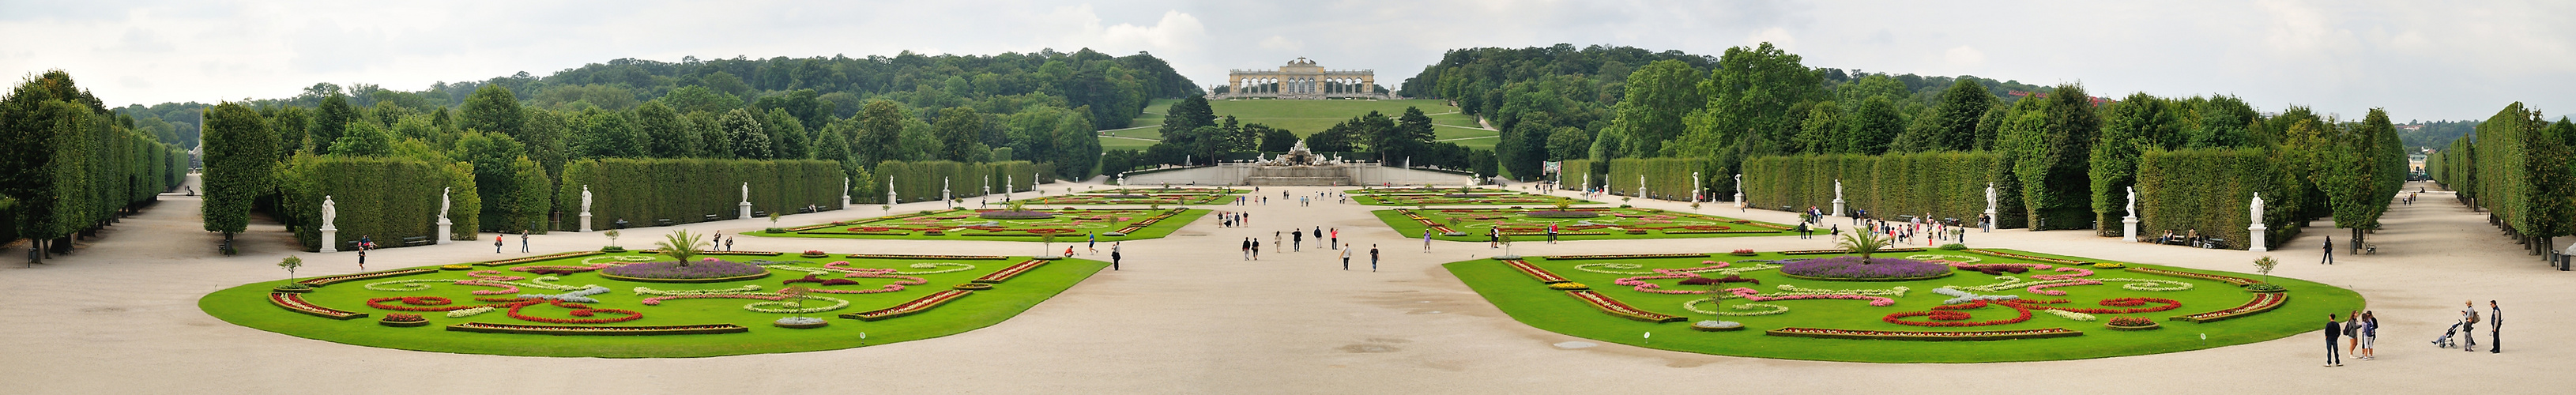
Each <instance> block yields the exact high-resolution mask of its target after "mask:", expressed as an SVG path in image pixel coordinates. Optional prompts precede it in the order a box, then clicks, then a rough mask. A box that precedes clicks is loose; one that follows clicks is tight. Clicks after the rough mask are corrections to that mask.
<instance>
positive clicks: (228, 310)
mask: <svg viewBox="0 0 2576 395" xmlns="http://www.w3.org/2000/svg"><path fill="white" fill-rule="evenodd" d="M620 255H636V254H628V253H619V254H609V255H605V256H620ZM595 257H598V256H591V257H577V258H566V259H558V260H550V261H543V262H536V263H527V264H518V265H510V266H505V267H503V268H490V267H479V266H478V267H476V268H475V269H476V270H496V269H505V268H508V267H528V266H538V265H570V264H576V263H579V262H581V261H583V260H586V259H593V258H595ZM720 258H723V259H727V260H734V261H743V260H748V259H769V260H776V261H806V262H809V263H791V264H789V265H793V266H800V267H816V268H819V267H822V266H823V264H824V263H828V262H832V261H849V262H850V263H851V264H852V265H853V266H855V267H862V268H893V269H899V270H904V271H931V270H940V269H916V268H910V267H908V266H909V265H911V264H914V263H926V262H949V263H964V264H971V265H975V268H974V269H971V270H965V271H959V272H951V273H937V274H921V275H913V276H914V277H920V278H922V279H925V280H928V282H926V283H923V284H921V285H913V286H907V287H905V289H904V290H902V291H895V292H887V293H875V294H825V293H815V294H812V295H814V296H822V297H830V298H837V299H842V300H848V301H850V305H849V306H848V307H843V308H841V309H837V310H832V311H825V312H818V313H807V314H801V316H805V317H816V318H823V319H825V320H827V321H829V322H831V325H830V326H826V327H823V328H816V329H787V328H779V327H775V326H771V324H770V323H771V322H772V321H774V320H776V319H778V318H780V317H788V316H797V315H799V314H776V313H760V312H754V311H750V310H745V309H743V306H744V305H747V304H750V303H755V302H767V301H764V300H754V299H683V300H667V301H663V302H662V304H661V305H658V306H648V305H643V304H641V303H638V301H640V300H641V299H642V298H644V297H647V295H637V294H636V293H634V292H633V291H632V290H633V289H634V288H636V287H649V288H653V289H657V290H684V289H725V288H734V287H740V286H744V285H760V286H761V287H762V290H763V291H764V292H776V290H778V289H782V288H785V285H783V284H781V281H784V280H788V279H795V278H800V277H803V276H804V275H805V274H804V273H800V272H794V271H787V270H779V269H770V271H771V272H772V273H773V274H772V275H771V276H770V277H769V278H764V279H757V280H745V281H735V282H725V283H709V284H667V283H638V282H626V281H618V280H611V279H607V278H604V277H600V276H599V275H598V274H597V272H595V271H594V272H585V273H576V274H568V275H557V277H561V278H562V280H561V281H559V282H556V283H557V284H561V285H571V286H581V285H588V284H597V285H600V286H603V287H607V288H609V289H611V290H612V291H611V292H609V293H605V294H599V295H593V296H592V297H593V298H596V299H599V300H600V303H585V304H586V305H589V306H591V307H594V308H605V309H622V310H630V311H635V312H638V313H642V314H643V316H644V318H642V319H638V320H634V321H627V322H619V323H609V324H592V325H581V324H573V325H576V326H634V325H698V324H734V325H741V326H744V327H749V328H750V332H745V333H725V334H692V335H651V336H552V335H536V334H501V333H474V332H458V331H449V330H446V329H445V328H444V327H445V326H448V325H453V324H460V323H466V322H484V323H500V324H523V325H553V324H545V323H540V322H531V321H523V320H519V319H515V318H511V317H509V316H507V315H506V314H504V312H503V311H493V312H489V313H483V314H480V315H474V316H470V317H463V318H449V317H447V316H446V314H445V313H442V312H404V311H393V310H382V309H376V308H372V307H368V306H367V304H366V301H367V299H370V298H385V297H403V296H439V297H446V298H449V299H451V300H454V302H455V303H454V304H453V305H480V304H486V302H477V301H475V300H474V298H475V297H493V296H484V295H474V294H471V293H470V291H476V290H495V289H499V288H494V287H483V286H466V285H455V284H450V283H444V282H435V283H428V284H432V285H431V286H430V288H429V289H427V290H421V291H378V290H371V289H367V288H366V284H368V283H374V282H379V281H387V280H415V279H456V280H464V279H468V278H469V277H467V275H466V274H465V273H466V272H463V271H440V272H435V273H427V274H415V275H408V276H399V277H391V278H385V279H377V280H358V281H350V282H342V283H337V284H331V285H328V286H324V287H321V289H319V290H316V291H314V292H312V293H309V294H306V295H305V299H306V300H307V301H309V302H312V303H313V304H316V305H320V306H323V307H328V308H333V309H339V310H347V311H355V312H363V313H368V314H369V316H367V317H365V318H356V319H350V320H333V319H327V318H321V317H315V316H311V315H305V314H301V313H296V312H293V311H288V310H286V309H284V308H280V307H278V306H276V305H273V304H271V303H270V302H269V301H268V300H267V297H268V294H269V288H270V287H275V286H278V285H281V284H284V283H285V282H284V281H269V282H260V283H252V284H245V285H242V286H238V287H233V288H229V289H224V290H221V291H216V292H215V293H212V294H208V295H206V296H205V297H204V298H202V299H199V300H198V302H197V305H198V307H199V308H201V309H204V310H205V311H206V313H207V314H209V315H213V316H215V317H216V318H220V319H223V320H224V321H226V322H231V323H233V324H236V325H242V326H247V327H252V328H257V329H260V330H265V331H270V332H277V333H281V334H286V335H289V336H296V337H304V338H310V339H315V340H323V341H330V342H335V343H345V344H353V345H360V346H369V347H384V348H395V349H404V350H418V351H434V352H449V353H463V354H493V355H521V356H545V357H603V358H665V357H711V356H724V355H744V354H767V353H784V352H803V351H821V350H837V349H845V348H853V347H862V346H872V345H878V344H886V343H895V342H903V341H912V340H920V339H928V338H934V337H940V336H947V335H952V334H957V333H962V332H965V331H970V330H975V329H977V328H983V327H986V326H991V325H993V324H995V323H1000V322H1002V321H1003V320H1006V319H1010V318H1011V317H1012V316H1016V315H1019V313H1020V312H1021V311H1026V310H1028V309H1029V308H1030V307H1032V306H1036V305H1037V304H1038V303H1039V302H1042V301H1045V300H1046V299H1047V298H1050V297H1054V296H1055V295H1056V294H1057V293H1060V292H1063V291H1064V290H1065V289H1066V288H1069V287H1072V286H1073V284H1074V283H1078V282H1081V281H1082V280H1083V279H1085V278H1088V277H1090V276H1091V274H1092V273H1096V272H1098V271H1099V270H1100V269H1101V268H1105V267H1108V266H1109V264H1108V263H1107V262H1100V261H1090V260H1080V259H1064V260H1057V261H1054V262H1052V263H1047V264H1043V265H1039V266H1038V267H1037V268H1035V269H1032V270H1030V271H1028V272H1026V273H1024V274H1021V275H1019V276H1017V277H1013V278H1011V279H1010V280H1008V281H1004V282H1002V283H1000V284H995V285H994V286H993V289H990V290H982V291H975V292H974V293H972V294H969V295H966V296H965V297H962V298H959V299H956V300H954V301H951V302H948V303H947V304H945V305H940V306H938V307H936V308H932V309H930V310H928V311H923V312H921V313H917V314H912V315H907V316H902V317H895V318H891V319H885V320H879V321H861V320H856V319H844V318H838V317H836V316H837V315H839V314H844V313H857V312H866V311H873V310H877V309H882V308H887V307H892V306H895V305H899V304H903V303H905V302H908V301H911V300H913V299H915V298H919V297H921V296H923V295H929V294H932V293H936V292H940V291H943V290H948V289H950V287H951V286H953V285H956V284H962V283H966V282H968V280H972V279H975V278H976V277H981V276H984V275H986V274H990V273H992V272H994V271H998V270H1001V269H1003V268H1005V267H1009V266H1011V265H1013V264H1016V263H1019V262H1021V261H1025V260H1028V257H1008V258H1006V259H1001V260H956V259H854V258H841V257H837V256H836V257H832V258H799V257H796V254H793V253H790V254H787V255H786V256H782V257H740V256H723V257H720ZM663 259H668V258H667V257H665V258H663ZM603 261H604V260H603ZM506 273H507V274H509V275H513V276H523V277H531V278H533V277H538V276H537V275H531V274H528V273H522V272H516V271H510V272H506ZM821 277H822V278H827V279H828V278H839V277H840V276H838V275H830V276H821ZM852 280H857V281H859V283H860V284H859V285H835V286H828V287H817V286H815V285H813V284H811V283H806V284H798V285H804V286H807V287H813V288H824V289H875V288H878V287H882V286H884V285H886V284H889V283H892V282H894V281H897V280H895V279H881V278H854V279H852ZM526 281H527V280H520V281H515V282H526ZM563 292H566V291H557V290H545V289H532V288H523V289H521V290H519V292H518V293H533V294H558V293H563ZM497 296H500V297H508V296H509V295H497ZM806 303H811V304H812V305H811V306H816V307H819V306H820V305H821V304H822V303H824V302H821V301H806ZM387 304H393V305H401V304H400V302H388V303H387ZM503 310H506V309H503ZM566 312H567V311H566V310H565V309H564V308H561V307H553V306H547V305H537V306H530V307H527V308H524V309H522V313H523V314H525V315H530V316H537V317H553V318H607V317H615V316H618V315H616V314H613V313H601V314H599V315H597V316H594V317H572V316H568V315H566ZM387 313H410V314H420V315H421V316H423V317H425V318H427V319H428V320H429V321H430V322H431V324H430V325H429V326H423V327H412V328H396V327H387V326H383V325H379V324H377V323H376V321H377V319H379V318H381V317H383V316H384V315H385V314H387ZM862 334H864V335H865V339H862V338H861V336H862Z"/></svg>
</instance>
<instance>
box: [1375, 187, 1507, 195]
mask: <svg viewBox="0 0 2576 395" xmlns="http://www.w3.org/2000/svg"><path fill="white" fill-rule="evenodd" d="M1461 191H1464V192H1465V193H1518V192H1513V191H1509V190H1502V189H1493V188H1484V187H1474V188H1465V189H1460V188H1445V187H1444V188H1423V187H1409V188H1359V189H1344V190H1342V191H1341V192H1342V194H1345V195H1383V194H1401V195H1410V194H1424V193H1434V194H1437V193H1459V192H1461Z"/></svg>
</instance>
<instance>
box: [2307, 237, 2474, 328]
mask: <svg viewBox="0 0 2576 395" xmlns="http://www.w3.org/2000/svg"><path fill="white" fill-rule="evenodd" d="M2317 263H2319V264H2326V265H2332V264H2334V236H2326V260H2325V261H2323V262H2317ZM2477 309H2478V306H2477V304H2476V303H2471V304H2469V310H2477Z"/></svg>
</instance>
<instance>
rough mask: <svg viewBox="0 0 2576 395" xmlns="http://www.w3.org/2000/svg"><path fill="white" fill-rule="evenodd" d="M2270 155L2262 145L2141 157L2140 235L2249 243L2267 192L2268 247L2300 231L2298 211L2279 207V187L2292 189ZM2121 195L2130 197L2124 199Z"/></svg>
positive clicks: (2236, 244)
mask: <svg viewBox="0 0 2576 395" xmlns="http://www.w3.org/2000/svg"><path fill="white" fill-rule="evenodd" d="M2289 182H2291V181H2290V179H2289V178H2286V177H2283V176H2282V174H2281V167H2280V164H2279V163H2276V162H2275V161H2273V160H2272V154H2271V153H2270V152H2266V151H2264V150H2263V149H2259V148H2238V149H2216V148H2212V149H2187V150H2180V151H2155V150H2150V151H2147V152H2146V153H2145V154H2144V155H2141V156H2139V158H2138V217H2139V218H2138V238H2140V239H2146V238H2151V237H2154V236H2156V235H2161V234H2164V232H2165V231H2168V230H2170V231H2173V232H2174V234H2177V235H2181V234H2187V233H2189V232H2190V231H2193V230H2199V231H2200V235H2201V236H2208V237H2218V238H2224V239H2227V240H2230V241H2231V242H2230V243H2229V244H2230V246H2229V247H2231V248H2235V249H2240V250H2241V249H2247V248H2249V247H2252V245H2251V244H2248V243H2245V238H2246V236H2247V234H2246V233H2245V232H2247V230H2246V229H2245V228H2246V226H2247V225H2252V222H2249V221H2248V218H2247V217H2246V216H2247V215H2250V214H2252V212H2251V207H2249V205H2250V204H2251V203H2252V200H2253V197H2254V193H2256V192H2261V193H2263V196H2264V198H2263V199H2264V206H2265V207H2264V213H2263V217H2264V219H2263V223H2264V226H2266V227H2268V228H2269V230H2267V231H2266V233H2267V234H2266V235H2265V238H2266V239H2267V240H2265V242H2266V243H2268V244H2267V245H2279V244H2280V243H2282V242H2285V241H2288V240H2289V239H2290V238H2291V237H2295V236H2297V235H2298V234H2299V228H2300V226H2301V225H2304V224H2305V221H2294V220H2292V219H2291V217H2295V216H2297V215H2298V213H2297V212H2296V211H2297V210H2294V209H2292V208H2291V207H2284V206H2283V205H2281V204H2280V203H2279V202H2280V200H2279V199H2280V198H2278V196H2281V193H2280V191H2282V190H2286V189H2288V188H2289V187H2290V184H2288V183H2289ZM2122 199H2126V198H2125V197H2123V198H2122Z"/></svg>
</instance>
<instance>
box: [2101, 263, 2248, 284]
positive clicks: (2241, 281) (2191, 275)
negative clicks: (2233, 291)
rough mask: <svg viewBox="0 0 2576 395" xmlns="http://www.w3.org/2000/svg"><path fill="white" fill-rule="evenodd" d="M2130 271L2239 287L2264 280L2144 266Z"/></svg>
mask: <svg viewBox="0 0 2576 395" xmlns="http://www.w3.org/2000/svg"><path fill="white" fill-rule="evenodd" d="M2129 272H2131V273H2146V274H2153V275H2159V276H2172V277H2182V278H2196V279H2202V280H2213V281H2219V282H2225V283H2228V284H2236V286H2239V287H2242V286H2247V285H2253V284H2254V283H2259V282H2262V281H2260V280H2255V279H2250V278H2244V277H2236V276H2225V275H2216V274H2207V273H2191V272H2177V271H2172V270H2162V269H2151V268H2143V267H2133V268H2129Z"/></svg>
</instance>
